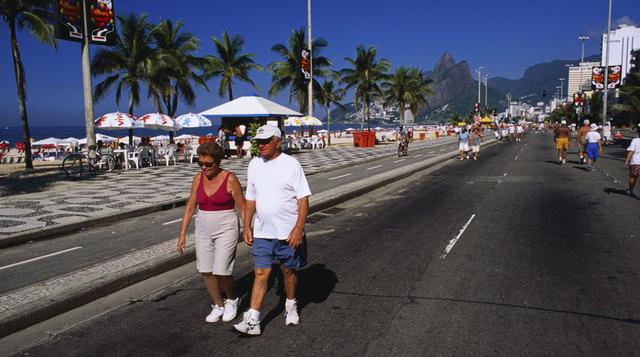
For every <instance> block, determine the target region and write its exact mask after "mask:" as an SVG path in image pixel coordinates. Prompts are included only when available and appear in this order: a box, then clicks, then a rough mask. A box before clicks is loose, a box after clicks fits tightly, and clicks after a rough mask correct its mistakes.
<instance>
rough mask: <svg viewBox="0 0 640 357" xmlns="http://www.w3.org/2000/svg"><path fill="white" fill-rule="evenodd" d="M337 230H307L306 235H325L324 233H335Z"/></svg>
mask: <svg viewBox="0 0 640 357" xmlns="http://www.w3.org/2000/svg"><path fill="white" fill-rule="evenodd" d="M335 231H336V230H335V229H325V230H322V231H316V232H307V233H305V235H306V236H307V237H314V236H320V235H323V234H329V233H333V232H335Z"/></svg>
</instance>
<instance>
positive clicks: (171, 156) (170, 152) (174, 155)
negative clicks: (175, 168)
mask: <svg viewBox="0 0 640 357" xmlns="http://www.w3.org/2000/svg"><path fill="white" fill-rule="evenodd" d="M162 157H163V158H164V161H165V162H166V163H167V166H169V160H173V164H174V165H177V164H178V147H176V146H175V145H169V147H168V148H167V151H166V152H165V153H164V155H162Z"/></svg>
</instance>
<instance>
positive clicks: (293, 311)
mask: <svg viewBox="0 0 640 357" xmlns="http://www.w3.org/2000/svg"><path fill="white" fill-rule="evenodd" d="M284 317H285V319H284V324H285V325H286V326H289V325H294V326H296V325H297V324H299V323H300V316H298V305H297V303H296V301H295V300H293V301H292V302H289V301H287V302H286V303H285V304H284Z"/></svg>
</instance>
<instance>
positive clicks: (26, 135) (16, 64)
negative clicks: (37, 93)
mask: <svg viewBox="0 0 640 357" xmlns="http://www.w3.org/2000/svg"><path fill="white" fill-rule="evenodd" d="M9 32H10V34H11V54H12V55H13V69H14V72H15V76H16V87H17V89H18V108H19V109H20V119H21V121H22V138H23V140H24V166H25V168H26V169H33V159H32V157H31V133H30V132H29V121H28V118H27V103H26V102H27V95H26V93H25V92H26V91H25V78H24V77H25V74H24V66H23V65H22V59H21V58H20V50H19V49H18V39H17V37H16V22H15V18H12V19H10V20H9Z"/></svg>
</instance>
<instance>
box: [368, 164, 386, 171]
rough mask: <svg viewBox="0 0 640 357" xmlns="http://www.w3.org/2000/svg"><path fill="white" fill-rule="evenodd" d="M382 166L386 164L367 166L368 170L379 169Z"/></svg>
mask: <svg viewBox="0 0 640 357" xmlns="http://www.w3.org/2000/svg"><path fill="white" fill-rule="evenodd" d="M382 166H384V165H376V166H371V167H367V170H373V169H377V168H378V167H382Z"/></svg>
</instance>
